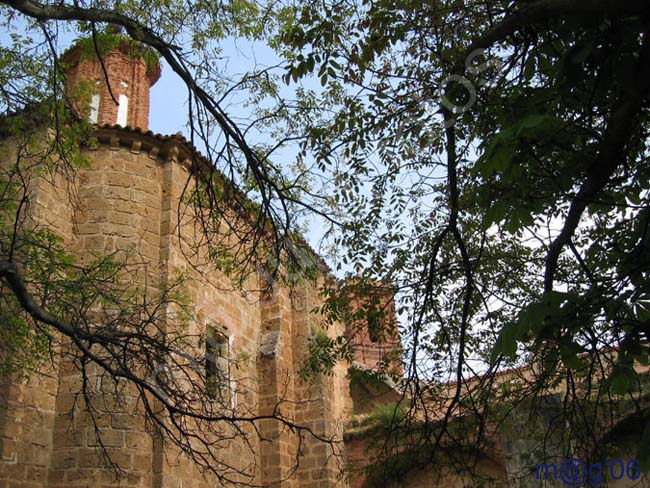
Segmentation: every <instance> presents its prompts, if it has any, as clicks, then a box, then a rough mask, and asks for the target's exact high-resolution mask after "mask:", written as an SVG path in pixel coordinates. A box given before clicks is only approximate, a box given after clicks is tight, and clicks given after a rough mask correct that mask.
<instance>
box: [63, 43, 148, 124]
mask: <svg viewBox="0 0 650 488" xmlns="http://www.w3.org/2000/svg"><path fill="white" fill-rule="evenodd" d="M99 36H101V37H100V41H101V42H102V43H103V44H106V45H108V46H110V47H108V48H106V49H105V52H104V53H102V54H101V55H100V56H98V55H97V49H96V47H95V43H94V42H93V41H92V39H83V40H80V41H77V42H76V43H75V44H74V45H73V46H72V47H71V48H70V49H68V51H66V52H65V53H64V55H63V56H62V59H61V60H62V63H63V64H64V66H66V71H65V72H66V91H67V93H68V96H70V97H71V98H72V103H73V106H75V107H76V109H77V112H78V113H79V115H81V116H85V117H87V118H88V119H89V120H90V122H92V123H95V124H98V125H106V124H108V125H121V126H122V127H132V128H139V129H141V130H143V131H147V130H149V90H150V88H151V86H153V84H154V83H156V81H158V79H159V78H160V64H159V62H158V58H157V57H156V56H155V55H154V54H153V52H152V51H148V50H147V48H146V47H143V46H140V45H138V44H136V43H135V42H133V41H131V40H130V39H127V38H122V37H121V36H120V34H119V33H107V34H100V35H99ZM100 46H101V44H100Z"/></svg>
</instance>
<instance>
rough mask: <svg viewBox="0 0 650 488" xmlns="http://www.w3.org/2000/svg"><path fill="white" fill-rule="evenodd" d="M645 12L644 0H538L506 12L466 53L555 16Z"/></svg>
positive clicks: (486, 46) (628, 15)
mask: <svg viewBox="0 0 650 488" xmlns="http://www.w3.org/2000/svg"><path fill="white" fill-rule="evenodd" d="M648 12H650V3H648V2H647V0H626V1H621V0H538V1H536V2H534V3H531V4H528V5H525V6H524V7H521V8H519V9H517V10H516V11H515V12H513V13H511V14H508V15H506V17H505V18H504V19H503V20H502V21H501V22H499V23H498V24H497V25H495V26H494V27H493V28H492V29H490V30H488V31H487V32H486V33H485V34H483V35H482V36H480V37H479V38H477V39H476V40H475V41H474V42H472V44H470V46H469V48H467V51H466V52H467V53H471V52H472V51H474V50H476V49H487V48H489V47H491V46H492V45H493V44H494V43H495V42H498V41H503V40H505V39H506V38H507V37H508V36H509V35H511V34H513V33H514V32H516V31H517V30H519V29H521V28H523V27H525V26H527V25H530V24H532V23H534V22H539V21H543V20H547V19H549V18H557V17H558V16H567V17H568V16H578V15H599V16H602V15H606V16H610V17H630V16H635V15H643V14H646V13H648Z"/></svg>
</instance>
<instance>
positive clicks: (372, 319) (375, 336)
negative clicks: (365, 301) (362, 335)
mask: <svg viewBox="0 0 650 488" xmlns="http://www.w3.org/2000/svg"><path fill="white" fill-rule="evenodd" d="M367 319H368V335H369V336H370V341H371V342H379V341H381V339H382V330H381V317H380V312H378V311H377V310H375V309H371V310H369V311H368V316H367Z"/></svg>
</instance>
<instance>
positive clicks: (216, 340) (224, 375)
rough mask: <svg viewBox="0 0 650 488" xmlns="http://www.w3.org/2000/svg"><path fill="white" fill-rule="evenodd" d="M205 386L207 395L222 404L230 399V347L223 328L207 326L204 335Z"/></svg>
mask: <svg viewBox="0 0 650 488" xmlns="http://www.w3.org/2000/svg"><path fill="white" fill-rule="evenodd" d="M205 335H206V337H205V385H206V388H207V391H208V395H209V396H210V397H211V398H213V399H216V400H220V401H222V402H224V403H226V402H228V401H229V399H230V345H229V341H228V336H227V335H226V334H225V331H224V330H223V328H221V327H219V326H214V325H208V326H207V327H206V333H205Z"/></svg>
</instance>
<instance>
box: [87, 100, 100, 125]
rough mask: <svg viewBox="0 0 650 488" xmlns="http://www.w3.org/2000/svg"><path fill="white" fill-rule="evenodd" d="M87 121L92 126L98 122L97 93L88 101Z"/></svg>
mask: <svg viewBox="0 0 650 488" xmlns="http://www.w3.org/2000/svg"><path fill="white" fill-rule="evenodd" d="M88 120H90V122H91V123H93V124H96V123H97V121H98V120H99V93H95V94H94V95H93V96H92V97H91V99H90V113H89V114H88Z"/></svg>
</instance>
